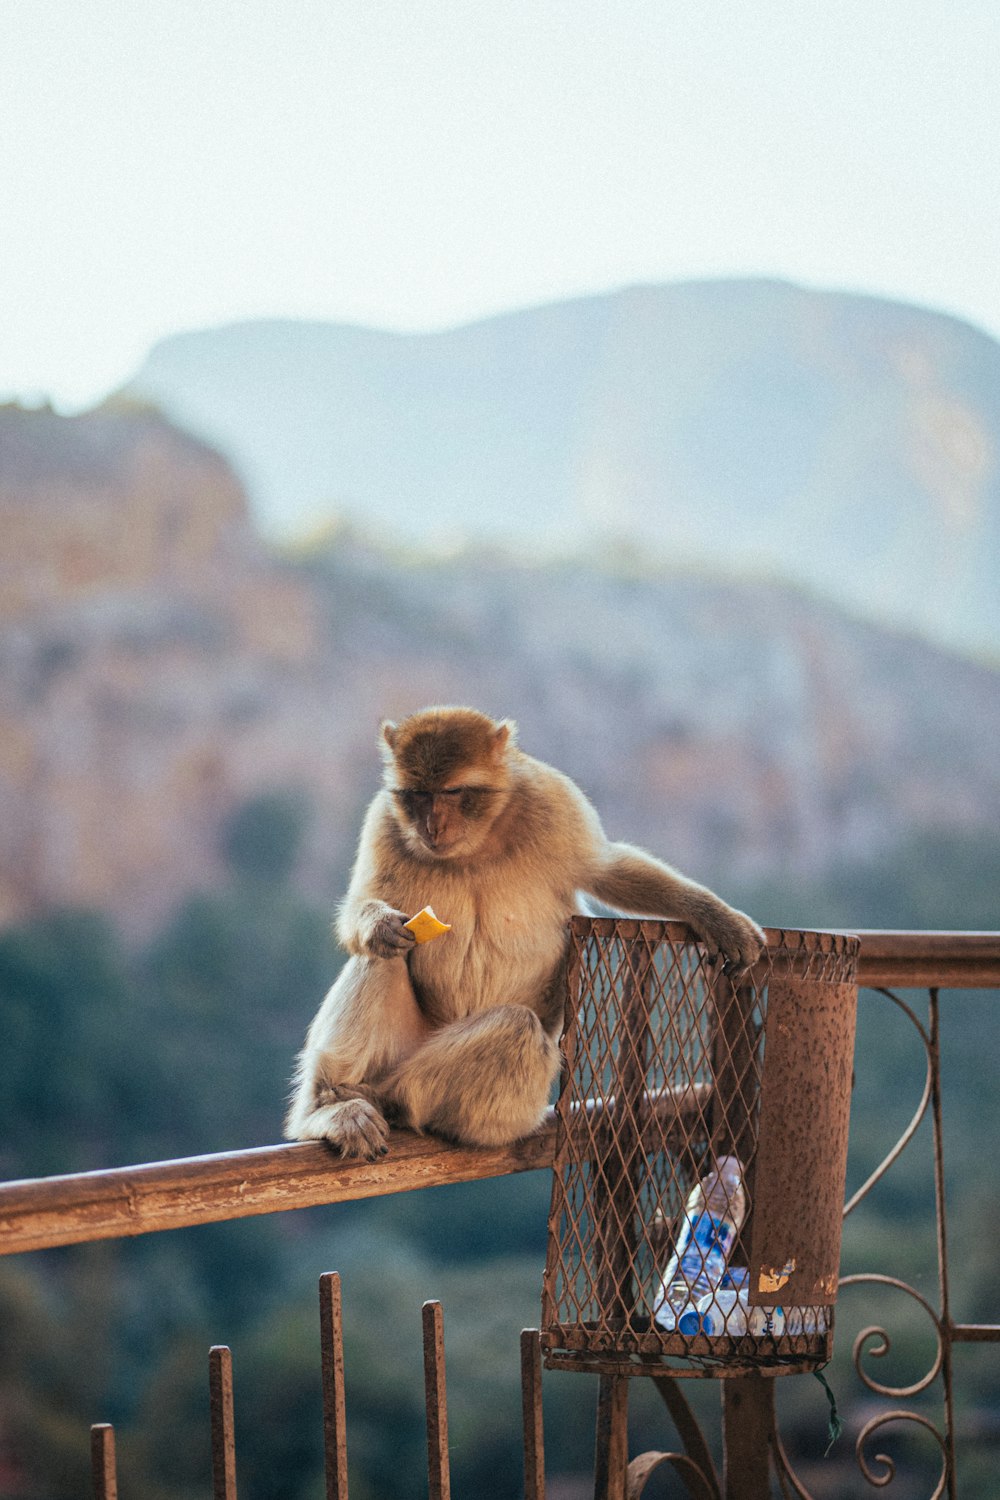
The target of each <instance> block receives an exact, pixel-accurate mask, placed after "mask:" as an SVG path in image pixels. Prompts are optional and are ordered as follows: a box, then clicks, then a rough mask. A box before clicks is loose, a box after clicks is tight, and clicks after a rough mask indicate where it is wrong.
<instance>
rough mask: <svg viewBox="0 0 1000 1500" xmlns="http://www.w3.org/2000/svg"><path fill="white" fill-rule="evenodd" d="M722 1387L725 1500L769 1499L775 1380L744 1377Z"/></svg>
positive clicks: (723, 1482)
mask: <svg viewBox="0 0 1000 1500" xmlns="http://www.w3.org/2000/svg"><path fill="white" fill-rule="evenodd" d="M720 1384H721V1386H722V1443H723V1450H724V1458H723V1472H722V1485H723V1493H724V1495H725V1500H768V1496H769V1495H770V1494H771V1479H770V1469H771V1434H772V1432H773V1431H774V1381H773V1380H769V1379H767V1377H766V1376H757V1377H754V1376H752V1375H744V1376H741V1377H740V1378H739V1379H737V1380H723V1381H720Z"/></svg>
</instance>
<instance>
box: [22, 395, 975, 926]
mask: <svg viewBox="0 0 1000 1500" xmlns="http://www.w3.org/2000/svg"><path fill="white" fill-rule="evenodd" d="M0 528H2V534H3V537H4V545H3V552H2V563H0V611H2V626H3V628H2V644H0V920H3V921H10V920H13V919H16V918H19V917H21V916H24V915H27V914H29V913H31V912H34V911H38V910H42V909H45V908H47V907H50V906H52V905H56V904H62V903H73V904H81V903H82V904H85V905H94V906H99V907H102V908H105V909H107V910H108V911H110V912H111V913H113V914H114V915H115V916H116V917H117V918H118V919H119V920H120V921H121V923H122V926H123V928H124V930H125V931H127V932H131V933H132V934H134V935H137V936H141V935H144V934H147V933H149V932H150V931H152V930H153V928H154V927H155V926H156V924H157V923H159V922H160V921H161V920H162V919H163V918H164V916H165V914H166V913H167V911H168V910H169V909H170V908H171V907H172V905H173V904H174V903H175V902H176V900H177V899H178V898H179V897H180V896H181V895H183V894H184V893H185V892H187V891H189V890H191V889H192V888H196V887H207V886H211V885H212V884H213V882H215V881H216V880H217V879H218V878H219V877H220V873H221V866H220V859H219V854H218V839H219V832H220V828H221V827H222V825H223V823H224V821H225V819H226V818H227V817H228V816H229V814H231V813H232V812H233V810H234V809H235V808H237V807H238V806H239V805H240V804H241V803H242V802H244V801H246V799H248V798H250V797H251V796H253V795H255V794H256V793H259V792H266V791H271V790H275V789H280V788H293V789H298V790H301V791H302V792H303V793H304V794H305V795H306V796H307V798H308V801H309V803H310V806H311V809H312V819H311V823H310V828H309V834H308V838H307V844H306V849H305V854H304V858H303V862H302V867H301V871H300V879H301V882H302V885H303V887H304V888H305V889H306V890H307V891H308V892H309V893H310V894H312V895H314V896H316V897H317V898H318V899H320V900H321V901H323V902H324V903H332V901H333V900H334V899H335V898H336V896H337V895H338V894H339V892H340V891H341V889H342V885H343V881H344V879H345V877H346V872H347V869H348V866H349V863H350V859H351V856H352V853H353V844H354V839H355V837H356V832H357V826H358V821H359V818H360V814H361V811H362V808H363V806H364V803H365V801H366V800H367V798H368V796H369V795H370V793H371V791H372V789H373V787H374V785H375V783H376V778H377V774H378V764H377V756H376V752H375V737H376V733H377V726H378V722H379V720H380V718H381V717H382V716H385V715H389V716H393V715H398V714H401V713H405V712H406V711H408V710H410V709H414V708H417V707H420V706H422V705H425V704H427V703H429V702H435V701H436V702H448V701H467V702H472V703H474V704H476V705H478V706H480V707H482V708H484V709H486V710H487V711H490V712H495V713H497V714H503V715H512V716H513V717H515V718H517V719H518V721H519V723H520V725H521V739H522V743H523V745H524V747H525V748H526V749H528V750H529V751H531V752H532V753H534V754H537V755H539V756H541V757H542V758H543V759H550V760H552V761H553V762H554V763H556V764H558V765H559V766H561V767H562V768H563V769H565V770H566V771H568V772H570V773H571V774H572V775H574V776H575V777H576V778H577V779H578V780H579V781H580V783H581V784H582V786H583V787H584V788H585V789H586V790H587V791H588V793H589V794H590V795H591V797H592V798H593V800H594V801H595V803H596V804H597V806H598V808H599V810H600V811H601V813H602V816H603V817H604V821H605V824H606V826H607V828H608V830H609V832H611V833H612V834H614V835H615V836H618V837H623V838H630V839H634V840H637V841H640V842H642V843H644V844H646V845H648V846H649V847H651V848H652V849H654V850H656V851H657V852H659V853H660V854H662V855H663V856H665V857H666V858H668V859H671V860H673V861H674V862H676V863H677V864H679V865H680V866H682V867H683V868H685V869H687V870H688V871H689V872H690V873H692V874H694V875H696V876H698V877H700V878H702V879H706V880H709V881H712V882H713V883H717V884H718V885H719V887H720V888H721V889H722V890H723V892H725V891H727V890H732V889H733V888H734V886H735V887H737V888H739V887H742V886H744V885H746V884H747V883H748V882H752V881H755V880H764V879H780V880H783V881H794V880H795V879H799V878H802V879H807V878H808V879H813V878H817V877H819V876H821V875H822V874H823V872H824V871H825V870H827V869H829V868H831V867H833V866H835V865H840V864H843V863H844V862H845V861H849V860H859V861H864V860H871V861H875V860H879V859H883V858H884V857H885V856H886V855H887V854H888V855H891V852H892V850H893V849H894V848H895V847H896V846H897V845H899V844H900V843H902V842H903V841H905V840H906V839H907V838H909V837H911V836H912V835H913V834H914V833H919V832H921V831H926V830H931V831H947V832H956V833H963V832H967V833H981V832H984V831H986V832H988V831H990V830H993V831H997V832H1000V758H998V756H997V754H996V746H997V744H998V743H1000V692H998V686H1000V674H998V673H997V672H995V671H993V670H990V669H989V668H987V667H984V666H982V665H977V664H975V663H973V662H972V661H970V660H967V659H965V658H963V657H961V656H958V655H955V654H950V653H948V652H946V651H944V650H941V649H938V648H934V647H932V646H930V645H928V644H926V643H924V642H921V641H920V640H917V639H914V638H909V637H907V636H904V635H902V634H896V633H892V632H890V631H888V630H885V629H881V628H878V627H875V626H873V625H871V624H869V623H863V622H860V621H858V620H856V619H854V618H851V617H850V616H848V615H847V614H845V613H843V612H842V611H840V610H838V609H837V608H835V607H834V606H832V605H830V604H828V603H824V602H821V601H819V600H818V599H816V598H815V597H811V596H810V595H809V594H807V593H805V592H802V591H800V590H796V589H793V588H791V587H787V586H780V587H779V586H776V585H770V584H765V583H762V582H747V581H744V582H732V581H724V580H720V579H719V578H717V577H712V576H709V575H707V574H704V575H703V574H698V573H695V572H690V571H689V572H680V571H674V572H664V571H662V569H660V568H659V567H658V566H654V565H652V564H647V563H646V562H645V561H643V559H642V558H641V557H640V556H639V555H638V554H637V553H629V552H627V551H625V550H622V549H618V550H617V551H609V550H608V549H607V548H605V549H604V551H603V553H602V554H601V555H600V556H598V555H597V554H596V553H593V552H592V553H590V554H581V556H580V557H579V558H577V559H576V560H575V561H566V560H564V561H562V562H558V563H556V562H551V563H548V564H545V565H543V564H537V565H531V564H529V563H526V562H524V561H514V560H511V559H510V558H509V557H507V556H505V555H503V554H501V553H498V552H493V553H489V552H485V551H483V550H481V549H480V550H469V551H466V552H460V553H455V554H453V555H450V556H444V557H438V558H434V557H431V556H429V555H426V554H421V553H418V552H417V551H415V550H411V551H409V552H403V551H400V552H395V553H390V552H388V551H385V550H380V549H375V548H373V547H371V546H369V545H366V544H364V543H362V542H361V541H359V540H358V539H357V538H356V537H355V536H353V535H352V534H351V533H350V532H347V531H342V532H339V533H334V534H332V535H330V536H329V537H328V538H327V539H326V540H325V541H324V542H323V543H322V544H321V545H320V544H317V545H316V546H315V547H314V548H313V550H312V551H311V552H310V553H308V554H307V555H302V556H299V557H297V558H295V559H291V558H289V557H288V556H278V555H276V554H275V553H273V552H271V551H268V550H267V549H266V548H265V547H264V545H263V544H262V543H261V542H260V540H259V539H258V537H257V535H256V533H255V531H254V529H253V527H252V525H251V522H250V519H249V516H248V510H247V503H246V500H245V497H244V494H243V492H242V490H241V488H240V485H239V483H238V482H237V480H236V478H235V476H234V474H233V471H232V470H231V468H230V467H229V466H228V465H227V463H226V462H224V461H223V460H222V459H221V458H220V457H219V455H218V454H217V453H215V452H213V451H212V450H211V449H210V448H208V447H206V446H205V445H204V444H203V443H202V442H200V441H196V440H194V439H192V438H191V437H190V436H189V435H187V434H186V433H184V432H182V431H181V430H179V429H178V428H176V427H175V426H172V425H171V424H170V423H168V422H167V421H166V420H165V419H163V418H162V417H161V416H159V415H157V414H156V412H154V411H152V410H148V409H144V408H141V407H138V408H137V407H130V406H128V405H113V406H109V407H106V408H102V409H99V410H97V411H95V412H92V413H89V414H87V415H83V416H79V417H74V418H67V417H59V416H56V415H54V414H53V413H52V412H50V411H23V410H21V409H19V408H16V407H7V408H4V409H2V410H0Z"/></svg>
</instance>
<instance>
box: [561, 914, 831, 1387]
mask: <svg viewBox="0 0 1000 1500" xmlns="http://www.w3.org/2000/svg"><path fill="white" fill-rule="evenodd" d="M571 926H572V931H571V940H570V953H569V965H568V985H569V991H568V1004H567V1025H566V1031H565V1035H564V1038H563V1048H564V1052H565V1055H566V1071H565V1075H564V1080H563V1087H562V1091H561V1094H560V1098H559V1101H558V1104H557V1107H556V1108H557V1118H558V1132H557V1143H556V1158H555V1166H554V1172H553V1190H552V1206H551V1211H550V1216H549V1241H548V1255H547V1260H546V1269H545V1277H544V1284H543V1291H542V1328H541V1343H542V1348H543V1351H544V1357H545V1362H546V1365H547V1366H548V1367H549V1368H576V1369H581V1370H596V1371H600V1372H604V1373H617V1374H641V1373H664V1371H665V1370H667V1371H669V1373H671V1374H674V1375H718V1374H739V1373H741V1372H749V1371H750V1370H756V1371H762V1372H765V1373H771V1374H779V1373H783V1372H786V1371H793V1370H809V1369H815V1368H816V1367H818V1366H820V1365H822V1364H825V1363H826V1361H827V1360H828V1359H829V1358H830V1355H831V1352H832V1341H833V1304H834V1301H835V1299H836V1290H837V1279H838V1266H839V1259H840V1236H841V1222H842V1205H843V1193H844V1179H845V1172H846V1162H847V1128H848V1118H849V1110H850V1094H851V1080H852V1064H853V1053H854V1027H855V1016H856V1009H857V977H856V976H857V954H858V947H859V942H858V939H857V938H856V937H850V936H846V935H842V934H835V933H819V932H802V931H786V930H781V931H778V930H773V929H772V930H769V931H768V932H767V940H768V942H767V948H766V949H765V951H764V952H763V954H762V955H761V958H760V960H759V961H758V962H757V964H755V966H754V968H753V969H752V970H751V971H750V973H749V974H748V975H746V976H744V977H742V978H741V979H740V980H739V982H737V983H734V982H733V980H731V979H730V978H729V977H728V976H727V975H726V974H725V973H724V971H723V969H722V968H721V966H720V965H718V964H717V963H714V962H710V961H709V960H708V958H707V956H706V954H705V950H704V948H703V947H702V946H701V945H700V944H699V943H698V942H697V941H696V940H695V939H694V937H693V935H692V934H691V932H690V931H689V930H688V929H687V928H686V927H683V926H680V925H679V924H676V923H671V922H660V921H638V920H631V919H629V920H626V919H617V918H615V919H612V918H589V917H575V918H574V919H573V921H572V924H571Z"/></svg>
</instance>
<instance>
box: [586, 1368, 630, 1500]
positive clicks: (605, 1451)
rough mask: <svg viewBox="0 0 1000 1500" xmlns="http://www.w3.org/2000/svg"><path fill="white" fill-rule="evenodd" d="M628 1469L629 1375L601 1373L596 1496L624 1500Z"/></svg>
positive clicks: (595, 1481)
mask: <svg viewBox="0 0 1000 1500" xmlns="http://www.w3.org/2000/svg"><path fill="white" fill-rule="evenodd" d="M627 1470H628V1376H627V1375H602V1376H601V1383H600V1386H599V1389H598V1393H597V1441H596V1443H595V1447H594V1500H625V1483H626V1475H627Z"/></svg>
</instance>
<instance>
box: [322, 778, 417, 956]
mask: <svg viewBox="0 0 1000 1500" xmlns="http://www.w3.org/2000/svg"><path fill="white" fill-rule="evenodd" d="M390 838H391V830H390V828H389V825H388V823H387V820H386V817H385V812H384V809H383V807H382V804H381V799H380V798H379V797H376V798H375V800H374V801H373V802H372V804H371V806H370V807H369V809H368V812H367V814H366V816H365V821H364V824H363V825H362V828H361V838H360V839H359V841H358V853H357V858H356V859H355V861H354V869H353V870H352V872H351V881H350V885H349V886H348V888H347V895H346V896H345V897H344V899H343V901H342V902H341V903H340V906H339V907H338V908H337V917H336V922H335V924H334V927H335V931H336V934H337V940H338V942H339V943H340V945H341V947H342V948H346V950H347V952H348V953H351V954H354V956H355V957H357V958H397V957H398V956H399V955H400V954H405V953H409V951H410V949H411V948H412V947H413V945H414V943H415V941H416V939H415V938H414V935H413V933H412V932H410V931H409V930H408V929H407V928H406V927H404V926H403V923H404V922H406V921H407V919H408V918H409V917H410V916H412V915H413V913H412V912H403V911H398V910H397V909H396V907H395V906H393V905H392V902H391V901H390V900H387V899H386V897H388V896H391V894H392V893H391V891H390V890H389V889H388V888H387V886H386V882H385V880H384V879H383V880H380V879H379V878H378V871H379V870H382V871H385V870H390V869H391V868H392V860H391V858H388V857H387V851H386V847H385V846H386V844H387V842H388V841H389V839H390Z"/></svg>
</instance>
